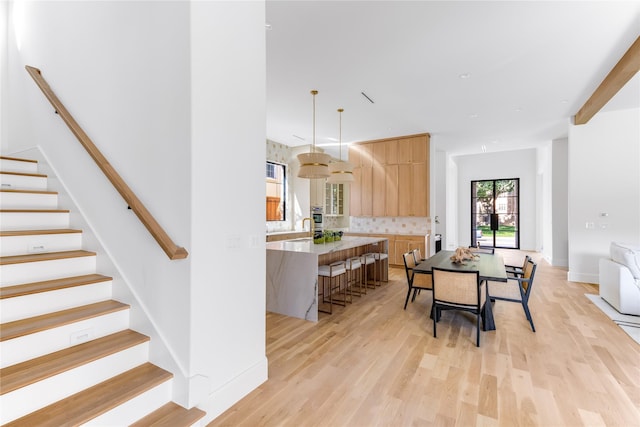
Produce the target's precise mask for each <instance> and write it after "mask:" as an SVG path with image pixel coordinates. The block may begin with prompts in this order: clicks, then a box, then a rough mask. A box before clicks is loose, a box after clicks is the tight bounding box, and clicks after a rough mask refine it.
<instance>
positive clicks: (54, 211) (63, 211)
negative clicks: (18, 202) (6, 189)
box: [0, 209, 69, 213]
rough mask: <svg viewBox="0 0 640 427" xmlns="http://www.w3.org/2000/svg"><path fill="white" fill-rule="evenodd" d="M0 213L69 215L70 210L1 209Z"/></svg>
mask: <svg viewBox="0 0 640 427" xmlns="http://www.w3.org/2000/svg"><path fill="white" fill-rule="evenodd" d="M0 213H69V209H0Z"/></svg>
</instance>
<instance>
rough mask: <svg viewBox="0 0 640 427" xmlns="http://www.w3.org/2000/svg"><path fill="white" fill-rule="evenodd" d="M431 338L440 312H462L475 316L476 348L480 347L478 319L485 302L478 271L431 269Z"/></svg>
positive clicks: (434, 333)
mask: <svg viewBox="0 0 640 427" xmlns="http://www.w3.org/2000/svg"><path fill="white" fill-rule="evenodd" d="M431 274H432V275H433V306H432V308H431V317H432V318H433V336H434V337H436V336H437V335H436V325H437V323H438V321H439V320H440V314H441V313H440V312H441V311H442V310H462V311H467V312H470V313H473V314H475V315H476V346H478V347H480V319H481V317H482V310H483V309H484V304H485V303H486V301H487V291H486V288H487V287H486V285H485V281H480V274H479V272H478V271H473V270H469V271H458V270H448V269H443V268H437V267H433V268H432V269H431Z"/></svg>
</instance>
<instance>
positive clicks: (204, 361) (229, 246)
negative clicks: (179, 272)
mask: <svg viewBox="0 0 640 427" xmlns="http://www.w3.org/2000/svg"><path fill="white" fill-rule="evenodd" d="M264 24H265V9H264V2H193V3H192V5H191V40H192V45H191V48H192V49H191V51H192V58H191V66H192V72H191V77H192V86H191V87H192V91H191V93H192V103H191V110H192V121H191V123H192V153H191V154H192V159H191V163H192V167H191V180H192V186H191V193H192V199H193V204H192V210H191V218H192V222H193V226H192V229H191V239H192V261H191V262H192V269H191V288H192V294H191V298H192V299H191V306H192V310H191V316H190V321H191V325H192V340H191V350H192V352H191V355H192V356H191V362H192V373H203V374H205V375H207V376H209V379H210V382H211V388H210V400H209V401H208V402H207V403H206V404H205V405H203V409H205V410H206V411H207V418H208V419H210V418H211V417H213V416H216V415H218V414H219V413H221V412H222V411H224V410H225V409H227V408H228V407H229V406H230V405H232V404H233V403H235V402H236V401H237V400H238V399H240V398H241V397H242V396H244V395H245V394H246V393H248V392H249V391H251V390H252V389H253V388H255V387H257V386H258V385H259V384H260V383H261V382H263V381H265V380H266V379H267V360H266V356H265V342H266V338H265V328H266V326H265V313H266V301H265V298H266V296H265V277H266V273H265V272H266V253H265V240H264V232H265V203H264V200H265V187H264V177H265V172H264V171H265V159H266V147H265V140H266V128H265V126H266V110H265V105H266V98H265V97H266V90H265V88H266V82H265V79H266V48H265V28H264ZM221 153H224V156H221V155H220V154H221Z"/></svg>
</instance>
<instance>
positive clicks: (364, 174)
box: [360, 166, 373, 216]
mask: <svg viewBox="0 0 640 427" xmlns="http://www.w3.org/2000/svg"><path fill="white" fill-rule="evenodd" d="M360 173H361V177H360V180H361V184H360V188H361V193H360V203H361V208H360V210H361V212H362V216H372V215H373V168H372V167H365V166H363V167H362V168H361V171H360Z"/></svg>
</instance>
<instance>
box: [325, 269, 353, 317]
mask: <svg viewBox="0 0 640 427" xmlns="http://www.w3.org/2000/svg"><path fill="white" fill-rule="evenodd" d="M346 277H347V268H346V264H345V262H344V261H336V262H333V263H331V264H329V265H320V266H318V279H319V281H320V282H322V303H323V304H325V303H327V293H326V288H325V286H326V284H327V281H328V283H329V301H328V302H329V311H325V310H322V309H320V306H319V305H318V311H321V312H322V313H327V314H332V313H333V304H334V303H335V304H336V305H341V306H343V307H344V306H346V305H347V284H346V283H344V282H345V279H346ZM327 279H328V280H327ZM343 283H344V286H342V284H343ZM336 289H337V290H338V292H341V293H342V295H343V298H342V299H341V300H334V299H333V291H334V290H336ZM342 289H344V290H342ZM341 290H342V291H341Z"/></svg>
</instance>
